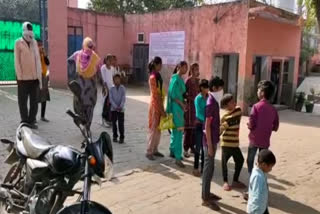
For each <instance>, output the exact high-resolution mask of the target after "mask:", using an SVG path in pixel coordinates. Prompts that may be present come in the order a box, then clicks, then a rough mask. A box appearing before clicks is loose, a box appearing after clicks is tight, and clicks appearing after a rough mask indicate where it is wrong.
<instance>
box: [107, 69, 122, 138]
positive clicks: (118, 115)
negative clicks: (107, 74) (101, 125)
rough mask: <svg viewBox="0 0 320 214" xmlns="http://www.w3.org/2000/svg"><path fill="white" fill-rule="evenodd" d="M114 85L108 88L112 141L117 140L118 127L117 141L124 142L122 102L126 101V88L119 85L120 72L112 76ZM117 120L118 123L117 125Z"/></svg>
mask: <svg viewBox="0 0 320 214" xmlns="http://www.w3.org/2000/svg"><path fill="white" fill-rule="evenodd" d="M113 81H114V86H113V87H112V88H111V89H110V95H109V99H110V104H111V120H112V131H113V142H115V143H116V142H118V128H119V132H120V141H119V143H120V144H122V143H124V104H125V102H126V89H125V87H124V86H123V85H121V83H120V81H121V79H120V74H116V75H114V76H113ZM117 122H118V125H117Z"/></svg>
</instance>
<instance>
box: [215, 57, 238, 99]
mask: <svg viewBox="0 0 320 214" xmlns="http://www.w3.org/2000/svg"><path fill="white" fill-rule="evenodd" d="M213 60H214V61H213V75H214V76H218V77H220V78H222V79H223V81H224V89H223V90H224V93H230V94H233V96H234V97H235V98H236V97H237V92H238V68H239V54H219V55H215V56H214V58H213Z"/></svg>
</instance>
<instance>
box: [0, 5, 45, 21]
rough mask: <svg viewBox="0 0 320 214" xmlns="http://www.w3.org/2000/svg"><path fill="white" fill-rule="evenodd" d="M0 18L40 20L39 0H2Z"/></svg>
mask: <svg viewBox="0 0 320 214" xmlns="http://www.w3.org/2000/svg"><path fill="white" fill-rule="evenodd" d="M0 5H1V7H0V19H5V20H21V21H30V22H37V23H39V22H40V12H39V0H0Z"/></svg>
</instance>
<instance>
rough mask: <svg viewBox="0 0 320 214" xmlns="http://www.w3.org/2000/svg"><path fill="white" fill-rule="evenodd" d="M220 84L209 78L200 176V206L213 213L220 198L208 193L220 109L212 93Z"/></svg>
mask: <svg viewBox="0 0 320 214" xmlns="http://www.w3.org/2000/svg"><path fill="white" fill-rule="evenodd" d="M220 83H221V81H220V78H219V77H215V78H211V80H210V82H209V89H210V93H209V97H208V99H207V105H206V114H205V115H206V116H205V137H204V142H203V150H204V159H205V161H204V169H203V175H202V200H203V203H202V205H203V206H207V207H210V208H211V209H212V210H215V211H218V210H220V207H219V206H218V205H217V204H216V202H215V201H216V200H219V199H221V198H219V197H218V196H216V195H214V194H212V193H210V188H211V180H212V177H213V172H214V159H215V154H216V150H217V144H218V143H219V132H220V112H219V111H220V109H219V104H218V102H217V101H216V99H215V98H214V96H213V95H212V93H213V92H219V91H221V90H222V87H221V86H220V85H221V84H220Z"/></svg>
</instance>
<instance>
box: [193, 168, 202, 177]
mask: <svg viewBox="0 0 320 214" xmlns="http://www.w3.org/2000/svg"><path fill="white" fill-rule="evenodd" d="M192 174H193V175H194V176H195V177H200V176H201V173H200V171H199V170H198V169H194V170H193V172H192Z"/></svg>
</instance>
